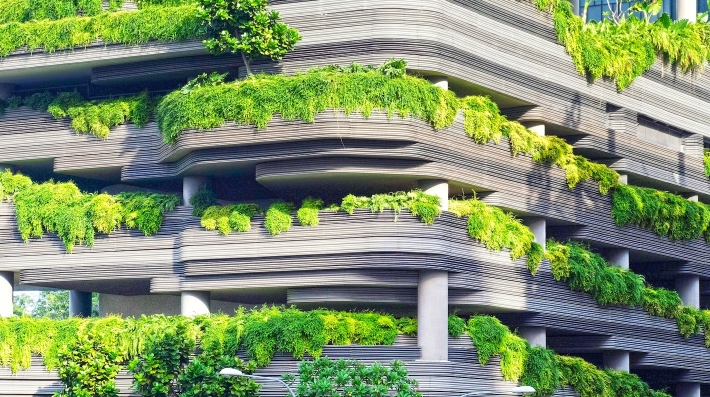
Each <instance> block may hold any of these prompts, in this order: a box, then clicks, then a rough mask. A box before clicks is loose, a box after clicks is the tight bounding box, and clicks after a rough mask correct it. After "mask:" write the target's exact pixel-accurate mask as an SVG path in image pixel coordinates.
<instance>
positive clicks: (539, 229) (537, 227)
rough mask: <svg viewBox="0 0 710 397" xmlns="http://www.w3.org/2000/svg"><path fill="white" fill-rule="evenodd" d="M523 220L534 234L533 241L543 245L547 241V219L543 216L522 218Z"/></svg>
mask: <svg viewBox="0 0 710 397" xmlns="http://www.w3.org/2000/svg"><path fill="white" fill-rule="evenodd" d="M523 222H524V223H525V225H526V226H527V227H529V228H530V231H531V232H533V234H534V235H535V242H536V243H538V244H540V245H542V247H543V248H544V247H545V241H547V221H546V220H545V218H524V219H523Z"/></svg>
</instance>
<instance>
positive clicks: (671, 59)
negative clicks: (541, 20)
mask: <svg viewBox="0 0 710 397" xmlns="http://www.w3.org/2000/svg"><path fill="white" fill-rule="evenodd" d="M533 1H534V2H535V3H536V4H537V6H538V8H539V9H541V10H547V11H549V12H551V13H552V16H553V20H554V24H555V30H556V31H557V37H558V40H559V41H560V43H562V44H563V45H564V46H565V48H566V50H567V52H568V53H569V54H570V56H571V57H572V61H573V62H574V64H575V66H576V67H577V70H578V71H579V72H580V73H583V74H585V75H588V76H590V77H591V78H592V79H598V78H601V77H604V78H610V79H612V80H614V81H615V82H616V86H617V88H618V89H619V90H622V89H624V88H626V87H627V86H629V85H630V84H631V83H632V82H633V81H634V79H635V78H636V77H638V76H640V75H641V74H643V73H644V72H645V71H647V70H649V69H650V68H651V66H653V64H654V63H655V62H656V59H657V57H660V58H662V59H663V60H664V62H667V63H669V64H671V65H674V66H677V67H678V68H679V69H680V70H682V71H683V72H691V71H698V70H703V69H704V67H705V63H706V62H707V61H708V57H709V56H710V25H709V24H707V23H688V22H687V21H678V22H672V21H671V20H670V18H669V17H667V16H666V15H664V16H661V17H660V18H658V21H657V22H655V23H647V22H646V21H645V20H642V19H638V18H635V17H630V18H625V19H623V20H622V21H621V22H620V23H618V24H617V23H614V22H612V21H609V20H605V21H603V22H601V23H598V22H590V23H586V24H585V23H584V22H583V21H582V19H581V18H580V17H578V16H576V15H574V13H573V12H572V4H571V3H570V2H569V1H567V0H533ZM691 22H695V21H691Z"/></svg>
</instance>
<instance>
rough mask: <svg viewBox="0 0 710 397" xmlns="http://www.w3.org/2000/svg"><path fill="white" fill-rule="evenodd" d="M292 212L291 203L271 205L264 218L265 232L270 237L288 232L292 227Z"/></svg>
mask: <svg viewBox="0 0 710 397" xmlns="http://www.w3.org/2000/svg"><path fill="white" fill-rule="evenodd" d="M293 210H294V207H293V204H291V203H275V204H271V206H270V207H269V209H268V210H266V216H265V217H264V226H266V230H268V231H269V233H271V235H272V236H275V235H277V234H280V233H284V232H287V231H289V230H290V229H291V226H292V225H293V218H292V217H291V212H293Z"/></svg>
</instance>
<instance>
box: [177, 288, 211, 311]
mask: <svg viewBox="0 0 710 397" xmlns="http://www.w3.org/2000/svg"><path fill="white" fill-rule="evenodd" d="M180 314H182V315H183V316H186V317H195V316H201V315H208V314H210V293H209V291H184V292H183V293H182V295H181V296H180Z"/></svg>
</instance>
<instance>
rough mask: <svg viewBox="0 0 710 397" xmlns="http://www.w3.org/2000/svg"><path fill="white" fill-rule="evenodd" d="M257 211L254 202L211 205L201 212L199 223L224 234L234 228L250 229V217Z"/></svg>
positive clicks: (239, 229)
mask: <svg viewBox="0 0 710 397" xmlns="http://www.w3.org/2000/svg"><path fill="white" fill-rule="evenodd" d="M258 213H259V207H258V206H257V205H256V204H234V205H225V206H220V205H213V206H211V207H209V208H207V209H206V210H205V211H204V213H203V214H202V219H201V220H200V224H201V225H202V227H204V228H205V229H207V230H219V232H220V233H222V234H224V235H225V236H226V235H228V234H229V233H231V232H232V230H236V231H238V232H240V233H244V232H248V231H249V230H251V218H252V217H254V215H256V214H258Z"/></svg>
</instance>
